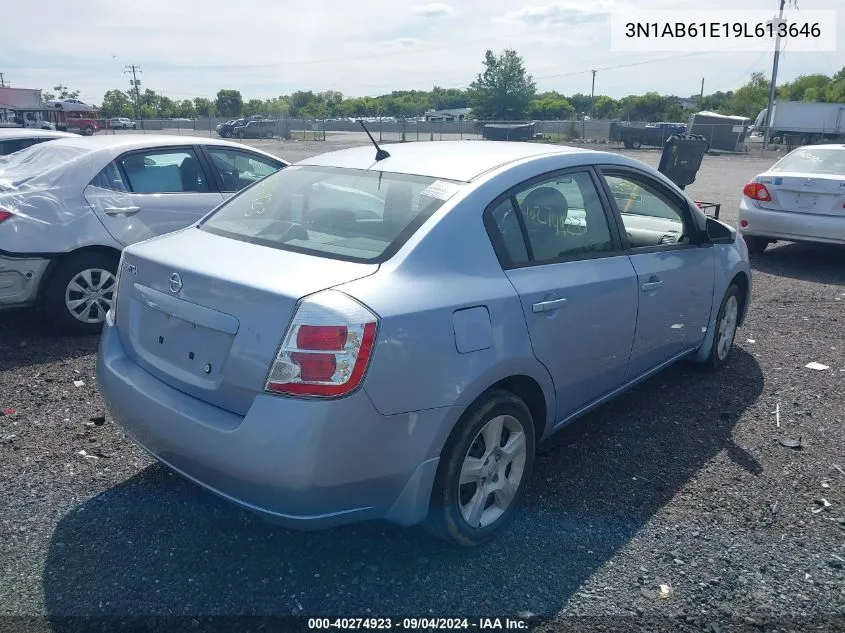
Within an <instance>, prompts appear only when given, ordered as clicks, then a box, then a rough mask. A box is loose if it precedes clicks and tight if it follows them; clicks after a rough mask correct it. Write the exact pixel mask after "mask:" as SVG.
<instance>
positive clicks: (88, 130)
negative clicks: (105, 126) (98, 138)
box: [82, 127, 94, 136]
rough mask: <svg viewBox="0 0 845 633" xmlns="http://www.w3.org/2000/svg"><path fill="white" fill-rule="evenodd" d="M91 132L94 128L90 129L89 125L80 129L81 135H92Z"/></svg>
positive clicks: (92, 132)
mask: <svg viewBox="0 0 845 633" xmlns="http://www.w3.org/2000/svg"><path fill="white" fill-rule="evenodd" d="M93 134H94V130H92V129H91V128H90V127H86V128H85V129H84V130H82V135H83V136H92V135H93Z"/></svg>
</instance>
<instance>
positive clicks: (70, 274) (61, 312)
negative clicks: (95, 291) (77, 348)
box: [42, 252, 118, 334]
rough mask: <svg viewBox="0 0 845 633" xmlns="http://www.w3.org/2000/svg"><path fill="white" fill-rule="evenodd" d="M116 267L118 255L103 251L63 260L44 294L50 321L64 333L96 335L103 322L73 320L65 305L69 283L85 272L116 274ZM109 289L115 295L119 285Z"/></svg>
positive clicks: (43, 297) (57, 266) (68, 257)
mask: <svg viewBox="0 0 845 633" xmlns="http://www.w3.org/2000/svg"><path fill="white" fill-rule="evenodd" d="M117 264H118V257H117V256H116V255H109V254H107V253H100V252H84V253H77V254H75V255H69V256H67V257H65V258H64V259H62V260H60V261H59V262H58V263H57V264H56V268H55V270H54V271H53V273H52V274H51V275H50V277H49V279H48V280H47V283H46V284H45V285H44V291H43V294H42V299H43V307H44V314H45V316H46V317H47V319H48V320H49V321H50V322H51V323H52V324H53V325H55V326H56V328H58V329H59V331H61V332H62V333H65V334H97V333H98V332H99V331H100V330H101V329H102V327H103V323H102V321H100V322H97V323H85V322H83V321H81V320H79V319H78V318H76V317H74V316H73V314H71V312H70V310H69V309H68V307H67V306H66V304H65V292H66V290H67V288H68V285H69V284H70V282H71V281H72V280H73V279H74V278H75V277H76V276H77V275H78V274H80V273H81V272H82V271H84V270H89V269H100V270H106V271H108V272H110V273H111V274H112V275H115V273H116V272H117ZM109 288H113V290H112V292H114V290H117V287H116V286H110V287H109ZM112 296H113V295H112Z"/></svg>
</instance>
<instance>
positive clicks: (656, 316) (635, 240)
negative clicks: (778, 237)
mask: <svg viewBox="0 0 845 633" xmlns="http://www.w3.org/2000/svg"><path fill="white" fill-rule="evenodd" d="M601 172H602V175H603V180H604V184H605V187H606V191H607V194H608V197H609V198H610V199H611V200H612V203H613V207H614V210H615V214H616V219H617V222H618V224H619V228H620V231H621V232H622V240H623V242H624V244H625V246H626V248H627V252H628V254H629V256H630V261H631V264H632V265H633V267H634V270H635V271H636V275H637V287H638V294H639V309H638V311H637V331H636V336H635V337H634V347H633V350H632V352H631V361H630V363H629V365H628V370H627V372H626V379H627V380H630V379H633V378H636V377H637V376H639V375H641V374H643V373H645V372H647V371H649V370H650V369H653V368H654V367H656V366H658V365H660V364H661V363H663V362H665V361H667V360H669V359H671V358H673V357H675V356H678V355H680V354H683V353H684V352H687V351H691V350H693V349H695V348H696V347H698V346H699V345H700V344H701V342H702V341H703V340H704V333H705V332H706V330H707V326H708V325H709V323H710V309H711V307H712V304H713V285H714V279H715V270H716V269H715V266H716V250H715V249H714V248H713V247H712V246H711V245H709V244H707V245H701V246H699V245H697V244H695V243H693V242H694V241H696V240H693V239H692V238H693V236H694V235H695V233H696V228H695V225H694V223H693V220H692V214H691V209H690V207H689V204H688V202H687V201H686V199H685V198H684V197H683V196H680V195H678V194H677V193H676V192H674V191H672V190H671V189H670V188H668V187H666V186H665V185H663V183H661V182H660V181H659V180H657V179H656V178H654V177H652V176H650V175H649V174H646V173H644V172H641V171H639V170H634V169H627V168H620V167H615V166H614V167H610V166H607V167H603V168H602V169H601Z"/></svg>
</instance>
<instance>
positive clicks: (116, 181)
mask: <svg viewBox="0 0 845 633" xmlns="http://www.w3.org/2000/svg"><path fill="white" fill-rule="evenodd" d="M91 184H92V185H93V186H95V187H99V188H100V189H111V190H112V191H122V192H126V191H129V189H127V187H126V183H125V182H124V181H123V176H121V174H120V169H119V168H118V166H117V163H115V162H114V161H112V162H111V163H109V164H108V165H106V167H105V169H103V171H101V172H100V173H99V174H97V175H96V176H94V180H92V181H91Z"/></svg>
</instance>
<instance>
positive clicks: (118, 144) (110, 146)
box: [55, 134, 288, 162]
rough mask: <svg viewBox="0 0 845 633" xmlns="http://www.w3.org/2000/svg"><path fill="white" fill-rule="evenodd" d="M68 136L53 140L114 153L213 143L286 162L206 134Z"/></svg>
mask: <svg viewBox="0 0 845 633" xmlns="http://www.w3.org/2000/svg"><path fill="white" fill-rule="evenodd" d="M68 136H69V137H70V138H64V137H63V138H60V139H57V140H56V141H55V142H56V143H59V144H60V145H63V146H65V147H78V148H81V149H87V150H89V151H91V152H96V151H100V150H103V151H108V150H111V151H112V152H113V153H115V154H117V153H120V152H125V151H129V150H133V149H147V148H156V147H170V146H174V145H215V146H218V147H221V146H222V147H232V148H236V149H248V150H250V151H253V152H256V153H258V154H264V155H265V156H272V157H273V158H275V159H276V160H281V161H284V162H288V161H285V160H284V159H283V158H279V157H278V156H275V155H273V154H270V153H268V152H265V151H263V150H260V149H258V148H255V147H251V146H249V145H244V144H242V143H233V142H231V141H224V140H223V139H216V138H209V137H207V136H182V135H175V134H95V135H94V136H78V135H76V134H69V135H68Z"/></svg>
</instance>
